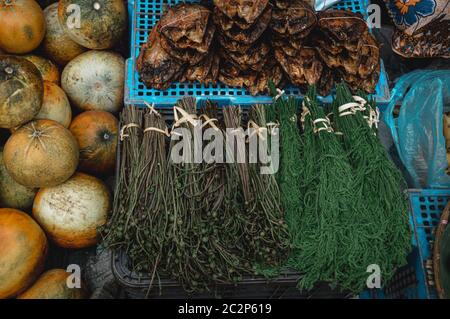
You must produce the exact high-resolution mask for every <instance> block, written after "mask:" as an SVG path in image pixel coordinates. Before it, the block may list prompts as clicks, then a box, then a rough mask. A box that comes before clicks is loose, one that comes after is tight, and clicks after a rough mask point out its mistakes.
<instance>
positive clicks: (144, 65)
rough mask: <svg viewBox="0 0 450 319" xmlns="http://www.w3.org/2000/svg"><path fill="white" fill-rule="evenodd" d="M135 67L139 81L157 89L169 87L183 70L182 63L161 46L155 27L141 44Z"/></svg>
mask: <svg viewBox="0 0 450 319" xmlns="http://www.w3.org/2000/svg"><path fill="white" fill-rule="evenodd" d="M136 67H137V71H138V73H139V77H140V79H141V81H142V82H143V83H144V84H145V85H146V86H148V87H153V88H157V89H165V88H167V87H169V86H170V82H171V81H174V80H176V79H177V78H178V77H179V75H180V73H181V72H182V70H183V64H182V63H180V62H179V61H177V60H176V59H174V58H173V57H172V56H170V55H169V54H168V53H167V52H166V51H165V50H164V49H163V48H162V46H161V35H160V34H159V33H158V32H157V28H154V29H153V30H152V32H151V33H150V36H149V39H148V41H147V43H146V44H144V45H143V46H142V48H141V51H140V53H139V57H138V59H137V63H136Z"/></svg>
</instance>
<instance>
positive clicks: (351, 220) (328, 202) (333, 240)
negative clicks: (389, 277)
mask: <svg viewBox="0 0 450 319" xmlns="http://www.w3.org/2000/svg"><path fill="white" fill-rule="evenodd" d="M301 121H302V123H303V129H304V134H303V141H304V144H303V152H302V163H303V169H302V179H301V181H302V192H303V196H302V200H303V203H302V206H303V213H302V222H301V223H299V225H298V226H299V230H298V241H297V242H298V243H299V247H298V250H297V252H298V255H297V256H298V257H297V258H296V261H297V263H296V265H297V269H298V270H299V271H300V272H301V278H300V280H299V282H298V286H299V288H301V289H308V290H309V289H311V288H313V287H314V285H315V284H317V283H319V282H328V283H330V284H331V285H332V286H333V287H338V288H339V289H341V290H350V291H352V292H359V291H361V290H362V289H363V288H364V286H365V284H366V279H367V276H368V274H367V273H366V270H367V267H368V266H369V265H370V264H372V261H371V260H370V258H369V256H368V252H367V249H368V248H369V247H370V245H369V242H370V239H368V238H367V236H366V234H365V228H364V227H363V226H364V221H363V220H362V219H361V218H360V216H361V215H362V214H364V213H365V212H364V206H363V205H362V201H363V198H361V197H358V196H357V195H358V194H357V193H355V191H354V184H355V183H354V177H353V172H352V167H351V166H350V163H349V161H348V159H347V155H346V153H345V152H344V150H343V148H342V147H341V145H340V144H339V142H338V140H337V137H336V135H335V133H334V131H333V129H332V128H331V125H330V121H329V119H328V118H327V117H326V116H325V114H324V112H323V110H322V109H321V107H319V105H318V102H317V100H316V90H315V87H310V88H309V90H308V94H307V95H306V96H305V100H304V106H303V112H302V118H301Z"/></svg>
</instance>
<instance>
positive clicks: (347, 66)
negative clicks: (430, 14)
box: [0, 0, 450, 299]
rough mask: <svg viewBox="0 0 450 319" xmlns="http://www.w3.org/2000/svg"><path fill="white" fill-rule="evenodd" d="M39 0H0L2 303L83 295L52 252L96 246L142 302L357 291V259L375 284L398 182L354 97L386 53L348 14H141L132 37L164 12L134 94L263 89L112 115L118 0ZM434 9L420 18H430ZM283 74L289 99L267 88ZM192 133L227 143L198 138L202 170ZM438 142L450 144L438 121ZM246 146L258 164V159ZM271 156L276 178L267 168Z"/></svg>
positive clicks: (406, 231)
mask: <svg viewBox="0 0 450 319" xmlns="http://www.w3.org/2000/svg"><path fill="white" fill-rule="evenodd" d="M38 2H39V3H38ZM38 2H36V0H0V130H1V131H0V299H1V298H19V299H82V298H88V297H89V290H91V291H93V290H94V289H93V288H92V285H89V283H88V282H87V277H86V275H85V273H84V270H85V269H83V270H82V274H83V275H82V276H83V280H82V288H81V289H73V288H69V287H68V286H67V279H68V278H69V276H70V274H71V273H70V272H67V271H66V270H65V269H64V268H65V267H66V266H67V263H66V261H67V260H64V262H63V264H61V265H53V264H52V261H53V260H50V259H53V258H54V257H58V256H56V255H59V254H62V255H68V254H72V253H75V254H76V253H80V254H84V252H88V251H89V252H88V254H93V252H94V251H95V247H94V246H96V245H98V246H97V248H98V251H103V249H106V251H108V252H111V251H110V250H112V251H113V252H114V254H113V255H114V257H115V259H114V260H113V262H115V263H116V262H118V261H117V260H118V257H120V259H121V258H122V257H124V256H126V260H127V264H126V265H122V266H124V268H128V269H130V271H132V273H130V277H133V276H134V275H138V276H139V277H140V278H141V275H143V277H142V278H144V277H146V278H147V277H150V278H151V279H150V284H149V286H148V294H149V295H150V294H151V293H153V292H154V291H156V290H159V292H160V293H165V292H166V291H167V290H164V291H163V288H164V289H165V287H164V280H165V279H170V280H175V281H176V282H177V283H178V284H179V286H180V287H181V288H183V290H184V291H186V292H187V294H188V295H189V296H196V294H205V293H209V294H211V296H212V293H213V292H216V288H219V287H229V288H231V287H233V286H234V287H236V285H240V284H241V283H242V282H243V281H244V280H246V279H249V278H252V279H254V278H255V277H256V278H257V279H264V280H267V281H268V285H271V280H275V281H276V280H277V279H278V278H281V277H279V276H280V275H284V274H288V277H289V278H292V277H293V276H294V275H292V274H295V276H297V277H296V278H298V281H297V288H298V289H299V293H302V294H303V293H305V294H308V295H310V294H313V292H314V291H315V288H317V287H323V286H324V284H325V285H326V286H327V287H330V289H332V290H333V291H336V292H343V293H345V294H346V295H347V293H350V294H352V295H356V294H358V293H360V292H361V291H363V290H365V289H366V288H367V279H368V277H369V276H370V272H368V266H370V265H377V266H379V267H380V271H381V276H382V278H381V280H382V285H386V284H387V283H388V282H389V281H390V280H391V279H392V278H394V274H395V272H396V271H397V270H398V269H399V268H400V267H402V266H403V265H405V264H406V262H407V260H406V257H407V254H408V253H409V252H410V250H411V247H410V246H411V244H410V242H411V233H410V225H409V219H408V205H407V198H406V191H405V189H406V188H407V185H406V183H405V181H404V179H403V177H402V175H401V172H400V171H399V170H398V169H397V168H396V166H395V165H394V163H393V162H392V161H391V160H390V158H389V156H388V154H387V153H386V150H385V149H384V147H383V146H382V144H381V142H380V139H379V136H378V134H379V132H378V123H379V116H380V114H379V110H378V109H377V105H376V102H375V101H374V100H373V99H372V97H370V95H368V94H370V93H373V92H374V91H375V87H376V85H377V83H378V80H379V77H380V72H381V66H380V63H381V62H380V46H381V45H380V44H379V43H378V42H377V40H376V39H375V38H374V36H373V35H372V34H371V33H370V31H369V28H368V25H367V24H366V22H365V20H364V18H363V16H362V15H361V14H359V13H358V14H357V13H352V12H350V11H343V10H334V9H329V10H326V11H320V12H316V11H315V10H314V9H313V5H312V3H311V1H307V0H290V1H286V0H228V1H226V0H212V1H198V2H195V3H192V2H191V1H188V3H186V2H182V3H178V1H175V2H176V3H178V4H176V5H173V6H164V8H163V9H164V10H163V11H164V13H163V14H162V15H161V16H151V14H144V15H142V17H140V19H141V18H142V19H144V20H146V23H148V24H146V27H145V28H147V26H148V25H153V23H154V22H155V21H154V19H158V21H156V23H155V26H154V27H153V28H152V30H151V32H150V33H149V35H148V38H147V41H146V43H144V44H143V45H142V47H141V49H140V52H139V56H138V57H137V58H136V61H135V62H136V67H137V72H138V74H139V79H140V80H141V81H142V82H143V83H144V84H145V85H146V86H147V87H148V88H154V89H157V90H166V89H168V88H170V87H171V86H172V85H173V84H174V83H177V82H187V83H200V84H202V85H211V86H213V87H216V85H217V84H218V83H219V82H220V83H222V84H225V85H227V86H229V87H239V88H245V89H246V90H247V91H248V92H249V93H250V94H252V95H259V94H270V95H272V96H273V102H272V103H270V104H267V105H253V106H251V107H248V108H244V107H240V106H237V105H220V106H219V105H217V104H215V103H214V102H213V101H209V100H203V97H204V96H203V97H202V98H200V99H199V98H198V96H192V97H184V98H183V99H181V100H179V101H177V102H176V103H175V105H173V109H172V113H171V114H170V115H168V113H170V112H168V110H165V111H164V112H162V111H161V112H160V109H159V108H157V106H155V105H148V104H147V106H146V107H143V108H138V107H135V106H132V105H127V106H125V108H124V110H123V111H122V107H123V106H124V91H126V89H127V88H126V83H125V76H126V74H125V58H126V57H125V56H122V55H121V54H120V53H119V52H122V53H123V52H124V50H123V47H122V44H125V43H124V41H125V40H126V39H127V35H126V34H127V32H126V29H127V25H128V23H127V9H126V2H125V1H123V0H59V1H57V2H56V3H53V4H50V5H49V6H47V7H46V8H45V9H44V10H43V8H44V6H45V5H48V4H49V3H51V2H54V0H49V1H48V0H39V1H38ZM169 2H170V3H173V2H174V1H169ZM44 4H45V5H44ZM73 5H75V6H78V7H79V8H80V9H81V11H80V12H81V17H80V20H79V22H80V25H79V26H75V27H74V26H73V23H77V19H73V16H72V13H73V11H72V10H71V8H73ZM156 5H157V4H156ZM408 7H411V6H408ZM438 7H440V8H442V5H441V4H439V6H438ZM391 9H392V8H391ZM415 9H417V8H415ZM419 9H420V8H419ZM417 12H418V11H417ZM430 19H431V18H430ZM430 19H428V20H426V21H425V22H426V23H425V25H426V26H427V28H428V27H430V28H432V27H434V26H436V25H438V24H436V23H435V22H433V21H431V20H430ZM430 21H431V22H430ZM428 29H429V28H428ZM432 29H433V30H435V28H432ZM397 33H399V32H397ZM436 34H439V32H437V33H436ZM414 37H415V38H417V39H419V40H420V39H421V38H422V36H420V37H416V36H414ZM427 37H432V38H433V39H434V40H436V39H435V38H436V35H435V34H433V35H427ZM140 41H141V40H140ZM434 42H435V41H434ZM406 43H408V42H406ZM418 43H419V44H420V43H421V42H420V41H419V42H418ZM418 43H414V44H415V45H416V44H417V45H418ZM397 44H398V43H396V46H397ZM442 47H445V46H442ZM425 49H426V50H428V51H430V50H431V51H433V52H435V51H436V48H431V49H430V48H425ZM437 49H438V51H439V50H441V47H439V48H437ZM431 51H430V52H431ZM441 51H442V50H441ZM433 52H432V53H433ZM436 52H437V51H436ZM403 53H404V54H403V55H405V56H406V55H408V56H409V55H411V54H410V53H408V52H403ZM132 54H135V52H132ZM425 55H429V54H425ZM132 58H133V59H134V58H135V57H134V56H132ZM133 62H134V60H133ZM292 85H293V86H295V87H298V88H300V91H301V92H302V93H305V92H306V95H305V96H304V99H303V100H301V99H299V96H286V93H285V92H284V91H283V90H281V88H283V87H289V86H292ZM186 86H187V85H186ZM190 86H192V85H190ZM219 88H220V86H219ZM234 92H236V91H234ZM208 93H209V92H208ZM221 93H222V91H221ZM238 93H241V92H240V91H238ZM330 93H332V96H331V97H330V99H332V100H333V102H332V103H331V105H321V103H320V102H319V100H320V98H319V96H326V95H329V94H330ZM191 94H195V93H188V94H185V95H191ZM230 94H231V93H230ZM397 94H398V92H397ZM161 95H162V96H163V95H164V94H163V93H161ZM200 101H201V102H200ZM232 104H233V103H232ZM72 115H74V116H73V118H72ZM116 115H119V119H118V118H117V117H116ZM439 122H441V121H440V120H439ZM439 131H441V130H439ZM185 132H188V133H189V134H190V135H188V136H187V137H186V136H185V135H184V134H185ZM211 132H212V133H213V134H212V133H211ZM441 133H442V132H441ZM197 134H200V135H201V137H205V136H207V137H209V141H210V142H211V141H215V140H216V139H218V138H222V137H223V138H224V140H223V141H224V144H223V145H221V144H220V143H219V144H216V147H217V148H214V149H211V148H208V147H206V148H204V149H202V152H201V153H202V155H203V156H205V154H206V156H211V157H212V158H214V159H215V160H216V161H214V160H212V161H207V160H206V159H202V160H200V161H197V160H194V161H193V159H195V157H196V156H197V155H198V154H197V153H196V151H198V150H197V149H195V147H196V145H195V143H196V142H195V141H194V140H195V137H198V136H196V135H197ZM204 134H205V136H203V135H204ZM208 134H209V135H208ZM443 134H444V136H445V140H446V144H447V150H448V149H449V145H450V116H448V115H446V116H444V132H443ZM242 136H244V137H245V138H244V139H243V140H241V142H239V141H238V142H237V143H236V144H234V143H233V142H232V144H229V143H228V142H229V140H228V139H229V138H231V139H233V138H235V137H236V138H237V137H242ZM180 141H183V142H189V143H190V144H188V145H189V147H186V144H184V143H181V144H183V149H182V150H181V149H180V145H181V144H180V143H179V142H180ZM254 141H258V143H259V144H258V155H259V156H263V157H264V158H265V159H268V158H270V159H271V160H272V161H271V162H270V165H268V164H267V162H264V161H263V159H262V158H260V157H258V158H254V157H253V156H254V154H252V153H251V150H250V149H251V147H252V145H253V144H252V143H253V142H254ZM203 142H206V140H204V141H203ZM278 142H279V145H278ZM206 144H207V143H206ZM211 144H212V143H211ZM192 145H194V147H191V146H192ZM217 145H219V146H217ZM261 145H262V146H264V147H267V149H263V151H264V152H266V153H264V154H261ZM203 146H204V144H203ZM208 146H209V145H208ZM278 147H279V151H280V153H279V170H275V171H273V172H271V173H270V174H264V173H261V172H262V170H263V169H267V168H268V167H269V168H273V167H272V164H273V163H274V162H273V158H271V157H270V156H272V155H273V154H272V151H273V150H275V152H276V151H278ZM440 149H442V147H440ZM220 151H222V152H223V154H224V156H225V157H226V158H227V159H230V158H233V159H234V161H232V162H223V161H220V155H218V153H220ZM208 152H209V154H208ZM196 154H197V155H196ZM447 154H450V152H447ZM275 156H277V155H275ZM175 158H176V159H181V161H177V160H175ZM447 158H448V159H449V167H450V155H448V157H447ZM277 159H278V157H277ZM240 160H241V161H240ZM242 160H243V161H242ZM116 161H117V163H116ZM116 164H117V167H116ZM276 165H278V163H277V164H276ZM277 168H278V166H277ZM448 172H450V168H449V169H448ZM88 174H89V175H88ZM111 185H114V186H113V187H111V188H114V192H111V190H110V189H109V188H108V187H110V186H111ZM443 225H444V223H442V225H441V227H440V228H442V227H443ZM441 231H442V229H441ZM448 233H449V232H448V231H447V232H446V233H445V234H443V235H442V234H441V235H440V236H442V237H439V240H446V239H447V238H448V237H449V236H447V235H448ZM47 238H48V239H47ZM48 241H49V242H48ZM49 243H50V244H49ZM438 246H439V247H443V248H442V249H443V250H445V249H446V247H447V246H448V245H447V246H446V245H445V242H442V243H439V244H438ZM447 250H448V249H447ZM49 254H50V255H51V257H52V258H47V255H49ZM444 257H445V256H444ZM121 262H122V261H121ZM435 263H439V267H440V268H441V269H444V271H445V270H446V269H447V268H448V267H447V268H445V266H446V265H445V260H437V259H436V260H435ZM83 267H84V265H83ZM56 268H57V269H56ZM108 271H109V268H108ZM115 275H116V276H118V275H117V274H115ZM445 275H446V274H445V273H444V275H443V276H445ZM99 276H100V275H99ZM112 276H113V275H112V274H111V277H112ZM445 278H446V277H445ZM445 278H444V279H445ZM162 279H163V280H162ZM145 280H146V279H145ZM89 286H90V288H91V289H89ZM177 289H178V287H177ZM244 289H246V287H245V286H244ZM319 289H320V288H319Z"/></svg>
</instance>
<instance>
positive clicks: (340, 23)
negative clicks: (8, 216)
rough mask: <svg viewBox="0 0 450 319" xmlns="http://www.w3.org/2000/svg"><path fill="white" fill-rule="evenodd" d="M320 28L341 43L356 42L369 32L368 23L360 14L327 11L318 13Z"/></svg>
mask: <svg viewBox="0 0 450 319" xmlns="http://www.w3.org/2000/svg"><path fill="white" fill-rule="evenodd" d="M317 25H318V27H319V28H320V29H321V30H322V31H324V32H326V33H327V35H330V36H331V37H333V38H335V39H336V40H338V41H339V42H342V43H345V42H355V41H358V39H359V38H360V37H361V35H362V34H364V33H365V32H368V27H367V24H366V21H364V19H363V17H362V16H361V14H359V13H353V12H350V11H343V10H326V11H321V12H319V13H318V23H317Z"/></svg>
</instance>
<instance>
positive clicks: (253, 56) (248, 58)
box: [227, 41, 271, 71]
mask: <svg viewBox="0 0 450 319" xmlns="http://www.w3.org/2000/svg"><path fill="white" fill-rule="evenodd" d="M270 50H271V49H270V45H269V44H268V43H267V42H265V41H262V42H260V43H259V44H257V45H255V46H253V47H251V48H250V49H249V50H247V51H246V52H245V53H237V52H229V53H227V55H228V56H229V58H231V59H232V60H233V61H234V62H235V63H236V64H237V65H239V66H241V69H242V70H245V67H246V66H250V68H251V69H253V70H254V71H259V70H261V69H262V65H261V64H264V61H265V59H266V58H267V55H268V54H269V52H270Z"/></svg>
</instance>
